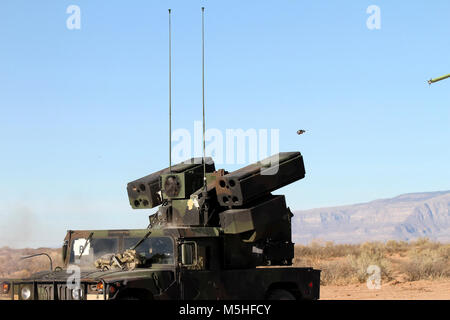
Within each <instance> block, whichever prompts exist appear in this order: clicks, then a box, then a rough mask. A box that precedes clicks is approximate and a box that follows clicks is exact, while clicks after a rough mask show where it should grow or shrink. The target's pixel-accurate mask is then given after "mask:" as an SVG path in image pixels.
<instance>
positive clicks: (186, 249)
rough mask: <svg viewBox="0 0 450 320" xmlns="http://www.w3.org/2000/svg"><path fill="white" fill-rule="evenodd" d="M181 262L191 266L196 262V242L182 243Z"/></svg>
mask: <svg viewBox="0 0 450 320" xmlns="http://www.w3.org/2000/svg"><path fill="white" fill-rule="evenodd" d="M180 247H181V263H182V264H183V265H185V266H191V265H194V264H195V263H196V260H197V259H196V256H197V248H196V244H195V242H185V243H182V244H181V246H180Z"/></svg>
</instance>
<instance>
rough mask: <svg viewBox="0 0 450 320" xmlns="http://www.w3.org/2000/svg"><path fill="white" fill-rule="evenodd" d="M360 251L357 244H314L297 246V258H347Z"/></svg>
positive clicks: (315, 242)
mask: <svg viewBox="0 0 450 320" xmlns="http://www.w3.org/2000/svg"><path fill="white" fill-rule="evenodd" d="M358 251H359V245H355V244H335V243H334V242H332V241H328V242H325V243H320V242H317V241H314V242H312V243H311V244H310V245H308V246H304V245H296V246H295V256H296V257H297V256H299V257H302V256H312V257H316V258H320V259H329V258H339V257H345V256H347V255H350V254H356V253H357V252H358Z"/></svg>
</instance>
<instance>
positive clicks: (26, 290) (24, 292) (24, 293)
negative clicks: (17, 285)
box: [20, 287, 31, 300]
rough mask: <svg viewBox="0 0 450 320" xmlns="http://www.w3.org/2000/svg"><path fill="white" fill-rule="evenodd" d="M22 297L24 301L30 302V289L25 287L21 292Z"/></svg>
mask: <svg viewBox="0 0 450 320" xmlns="http://www.w3.org/2000/svg"><path fill="white" fill-rule="evenodd" d="M20 296H21V298H22V300H28V299H30V297H31V290H30V288H29V287H23V288H22V290H21V291H20Z"/></svg>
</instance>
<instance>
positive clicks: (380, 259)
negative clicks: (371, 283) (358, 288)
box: [349, 242, 392, 282]
mask: <svg viewBox="0 0 450 320" xmlns="http://www.w3.org/2000/svg"><path fill="white" fill-rule="evenodd" d="M360 249H361V251H360V253H359V255H351V256H349V262H350V265H351V266H352V268H353V271H354V275H355V277H356V279H357V280H358V281H359V282H365V281H366V280H367V278H368V276H369V275H368V274H367V268H368V267H369V266H370V265H376V266H378V267H379V268H380V269H381V277H382V279H383V278H384V280H388V281H389V280H391V279H392V267H391V264H390V262H389V260H388V259H387V258H386V257H385V250H384V245H383V244H382V243H377V242H366V243H363V244H362V245H361V248H360Z"/></svg>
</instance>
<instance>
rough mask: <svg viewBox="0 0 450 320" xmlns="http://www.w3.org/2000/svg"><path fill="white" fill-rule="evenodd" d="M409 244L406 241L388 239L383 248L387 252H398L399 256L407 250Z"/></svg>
mask: <svg viewBox="0 0 450 320" xmlns="http://www.w3.org/2000/svg"><path fill="white" fill-rule="evenodd" d="M409 247H410V244H409V243H408V242H406V241H396V240H389V241H388V242H386V245H385V250H386V252H387V253H389V254H395V253H398V254H400V255H401V256H403V255H404V253H405V252H407V251H408V250H409Z"/></svg>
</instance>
